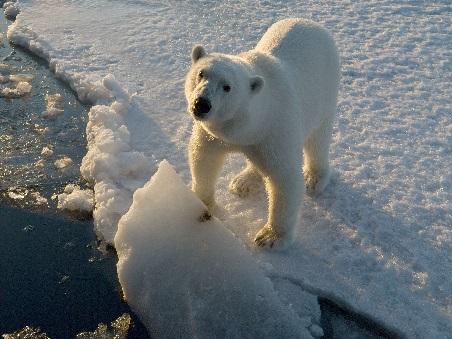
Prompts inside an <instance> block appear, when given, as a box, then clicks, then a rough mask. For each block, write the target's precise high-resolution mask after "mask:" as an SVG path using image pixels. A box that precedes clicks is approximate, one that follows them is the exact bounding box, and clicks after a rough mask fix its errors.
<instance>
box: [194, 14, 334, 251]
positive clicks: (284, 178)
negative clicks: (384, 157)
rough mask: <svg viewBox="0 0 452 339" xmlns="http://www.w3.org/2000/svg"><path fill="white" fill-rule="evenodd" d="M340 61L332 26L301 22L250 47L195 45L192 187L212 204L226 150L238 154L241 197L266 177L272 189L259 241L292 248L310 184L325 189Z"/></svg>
mask: <svg viewBox="0 0 452 339" xmlns="http://www.w3.org/2000/svg"><path fill="white" fill-rule="evenodd" d="M339 67H340V66H339V56H338V52H337V49H336V46H335V43H334V41H333V39H332V38H331V36H330V34H329V33H328V32H327V30H326V29H324V28H322V27H321V26H320V25H318V24H316V23H314V22H311V21H308V20H304V19H297V18H293V19H285V20H281V21H278V22H276V23H275V24H273V25H272V26H271V27H270V28H269V29H268V31H267V32H266V33H265V34H264V36H263V37H262V39H261V40H260V41H259V42H258V44H257V45H256V47H255V48H254V49H252V50H249V51H247V52H243V53H241V54H238V55H227V54H220V53H211V54H207V53H206V51H205V49H204V48H203V47H202V46H201V45H196V46H194V47H193V50H192V65H191V68H190V70H189V72H188V74H187V77H186V81H185V96H186V99H187V102H188V112H189V114H190V115H192V117H193V119H194V126H193V132H192V136H191V139H190V142H189V148H188V153H189V163H190V170H191V175H192V190H193V191H194V192H195V193H196V194H197V195H198V196H199V198H200V199H201V200H202V201H203V202H204V203H205V204H206V205H207V207H209V208H212V207H213V206H214V205H215V199H214V193H215V182H216V180H217V178H218V176H219V173H220V170H221V168H222V165H223V163H224V160H225V156H226V155H227V154H228V153H229V152H242V153H243V154H244V155H245V156H246V157H247V159H248V160H247V166H246V168H245V169H244V170H243V171H242V172H241V173H240V174H239V175H238V176H237V177H236V178H234V179H233V181H232V182H231V185H230V190H231V191H232V192H233V193H236V194H238V195H240V196H245V195H246V194H247V193H248V192H249V191H250V190H252V188H253V187H255V185H256V182H258V181H259V180H261V178H262V179H263V180H264V182H265V187H266V190H267V194H268V209H269V210H268V220H267V223H266V224H265V226H263V228H262V229H261V230H260V231H259V232H258V233H257V235H256V237H255V239H254V241H255V242H256V244H257V245H258V246H261V247H266V248H279V249H284V248H286V247H287V246H288V245H290V244H291V242H292V241H293V238H294V232H295V231H294V230H295V225H296V224H297V220H298V215H299V210H300V205H301V201H302V196H303V192H304V188H305V186H306V188H307V190H308V191H310V192H312V193H320V192H321V191H322V190H323V189H324V188H325V186H326V185H327V184H328V181H329V165H328V158H329V155H328V153H329V144H330V139H331V133H332V125H333V121H334V116H335V111H336V103H337V93H338V87H339V72H340V70H339ZM303 153H304V165H303V171H302V162H303ZM303 173H304V184H303Z"/></svg>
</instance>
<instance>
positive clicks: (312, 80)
mask: <svg viewBox="0 0 452 339" xmlns="http://www.w3.org/2000/svg"><path fill="white" fill-rule="evenodd" d="M254 50H255V51H258V52H263V53H265V54H270V55H271V56H273V57H275V58H276V59H277V60H279V63H280V66H282V69H283V70H285V71H286V72H285V73H286V75H285V76H286V77H287V78H288V79H290V81H291V82H292V84H293V88H294V90H295V91H296V92H298V98H299V99H300V100H301V105H302V106H303V109H304V110H306V111H311V112H307V114H308V115H311V116H312V115H314V116H315V115H318V114H322V115H323V114H327V115H330V114H334V111H335V108H336V100H337V92H338V87H339V55H338V52H337V49H336V45H335V43H334V40H333V38H332V37H331V35H330V34H329V32H328V31H327V30H326V29H325V28H323V27H322V26H320V25H319V24H317V23H314V22H312V21H309V20H305V19H298V18H292V19H285V20H281V21H278V22H276V23H275V24H273V25H272V26H271V27H270V28H269V29H268V30H267V32H266V33H265V34H264V36H263V37H262V39H261V40H260V41H259V43H258V44H257V46H256V47H255V49H254Z"/></svg>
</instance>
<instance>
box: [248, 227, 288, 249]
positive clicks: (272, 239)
mask: <svg viewBox="0 0 452 339" xmlns="http://www.w3.org/2000/svg"><path fill="white" fill-rule="evenodd" d="M254 242H255V243H256V245H257V246H259V247H262V248H266V249H273V250H285V249H286V248H288V247H289V246H290V245H291V244H292V242H293V236H291V235H290V234H289V233H287V234H281V233H279V232H277V231H276V230H275V229H274V228H273V227H271V226H268V225H266V226H264V227H263V228H262V229H261V230H260V231H259V232H257V234H256V237H255V238H254Z"/></svg>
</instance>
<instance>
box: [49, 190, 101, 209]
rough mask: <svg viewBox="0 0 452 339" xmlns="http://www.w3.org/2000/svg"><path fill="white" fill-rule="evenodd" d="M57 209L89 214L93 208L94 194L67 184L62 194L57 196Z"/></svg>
mask: <svg viewBox="0 0 452 339" xmlns="http://www.w3.org/2000/svg"><path fill="white" fill-rule="evenodd" d="M57 207H58V208H59V209H65V210H69V211H81V212H91V211H92V210H93V207H94V193H93V191H92V190H91V189H83V190H82V189H80V186H78V185H74V184H69V185H66V187H65V188H64V192H63V193H61V194H59V195H58V206H57Z"/></svg>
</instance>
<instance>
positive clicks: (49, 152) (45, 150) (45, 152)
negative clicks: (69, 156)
mask: <svg viewBox="0 0 452 339" xmlns="http://www.w3.org/2000/svg"><path fill="white" fill-rule="evenodd" d="M52 154H53V147H52V146H51V145H47V146H44V147H43V148H42V150H41V155H42V156H44V157H50V156H51V155H52Z"/></svg>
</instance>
